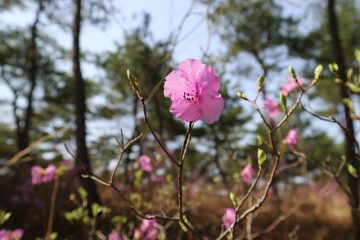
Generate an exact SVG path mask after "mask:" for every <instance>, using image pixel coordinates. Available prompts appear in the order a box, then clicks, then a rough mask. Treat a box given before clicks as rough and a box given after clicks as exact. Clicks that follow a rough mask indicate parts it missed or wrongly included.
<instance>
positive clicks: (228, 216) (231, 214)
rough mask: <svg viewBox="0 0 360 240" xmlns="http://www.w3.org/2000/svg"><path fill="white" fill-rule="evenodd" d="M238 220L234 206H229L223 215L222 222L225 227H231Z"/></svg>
mask: <svg viewBox="0 0 360 240" xmlns="http://www.w3.org/2000/svg"><path fill="white" fill-rule="evenodd" d="M235 221H236V212H235V210H234V209H233V208H227V209H226V211H225V214H224V215H223V217H222V222H223V224H224V227H225V229H228V228H229V227H231V226H232V225H233V224H234V223H235Z"/></svg>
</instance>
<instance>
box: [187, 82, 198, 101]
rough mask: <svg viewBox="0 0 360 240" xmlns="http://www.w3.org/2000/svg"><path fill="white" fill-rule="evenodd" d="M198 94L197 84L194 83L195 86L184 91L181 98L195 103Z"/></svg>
mask: <svg viewBox="0 0 360 240" xmlns="http://www.w3.org/2000/svg"><path fill="white" fill-rule="evenodd" d="M199 96H200V90H199V85H198V84H197V83H196V85H195V88H191V89H189V91H188V92H184V94H183V98H184V100H185V101H186V102H188V103H197V102H198V100H199Z"/></svg>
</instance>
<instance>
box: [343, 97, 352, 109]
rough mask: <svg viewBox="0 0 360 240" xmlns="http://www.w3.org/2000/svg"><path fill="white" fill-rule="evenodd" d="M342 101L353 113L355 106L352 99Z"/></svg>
mask: <svg viewBox="0 0 360 240" xmlns="http://www.w3.org/2000/svg"><path fill="white" fill-rule="evenodd" d="M342 101H343V103H344V104H345V105H346V106H347V107H348V108H349V109H350V110H351V111H352V110H353V109H354V105H353V103H352V101H351V99H349V98H344V99H343V100H342Z"/></svg>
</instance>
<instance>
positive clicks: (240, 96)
mask: <svg viewBox="0 0 360 240" xmlns="http://www.w3.org/2000/svg"><path fill="white" fill-rule="evenodd" d="M236 96H237V97H238V98H242V99H245V100H247V99H248V98H247V96H246V94H245V93H243V92H237V93H236Z"/></svg>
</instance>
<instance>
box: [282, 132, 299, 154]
mask: <svg viewBox="0 0 360 240" xmlns="http://www.w3.org/2000/svg"><path fill="white" fill-rule="evenodd" d="M297 141H298V140H297V131H296V130H295V129H290V131H289V132H288V134H287V136H286V138H285V143H286V144H287V145H288V146H289V149H290V150H291V151H294V150H295V147H296V144H297Z"/></svg>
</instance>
